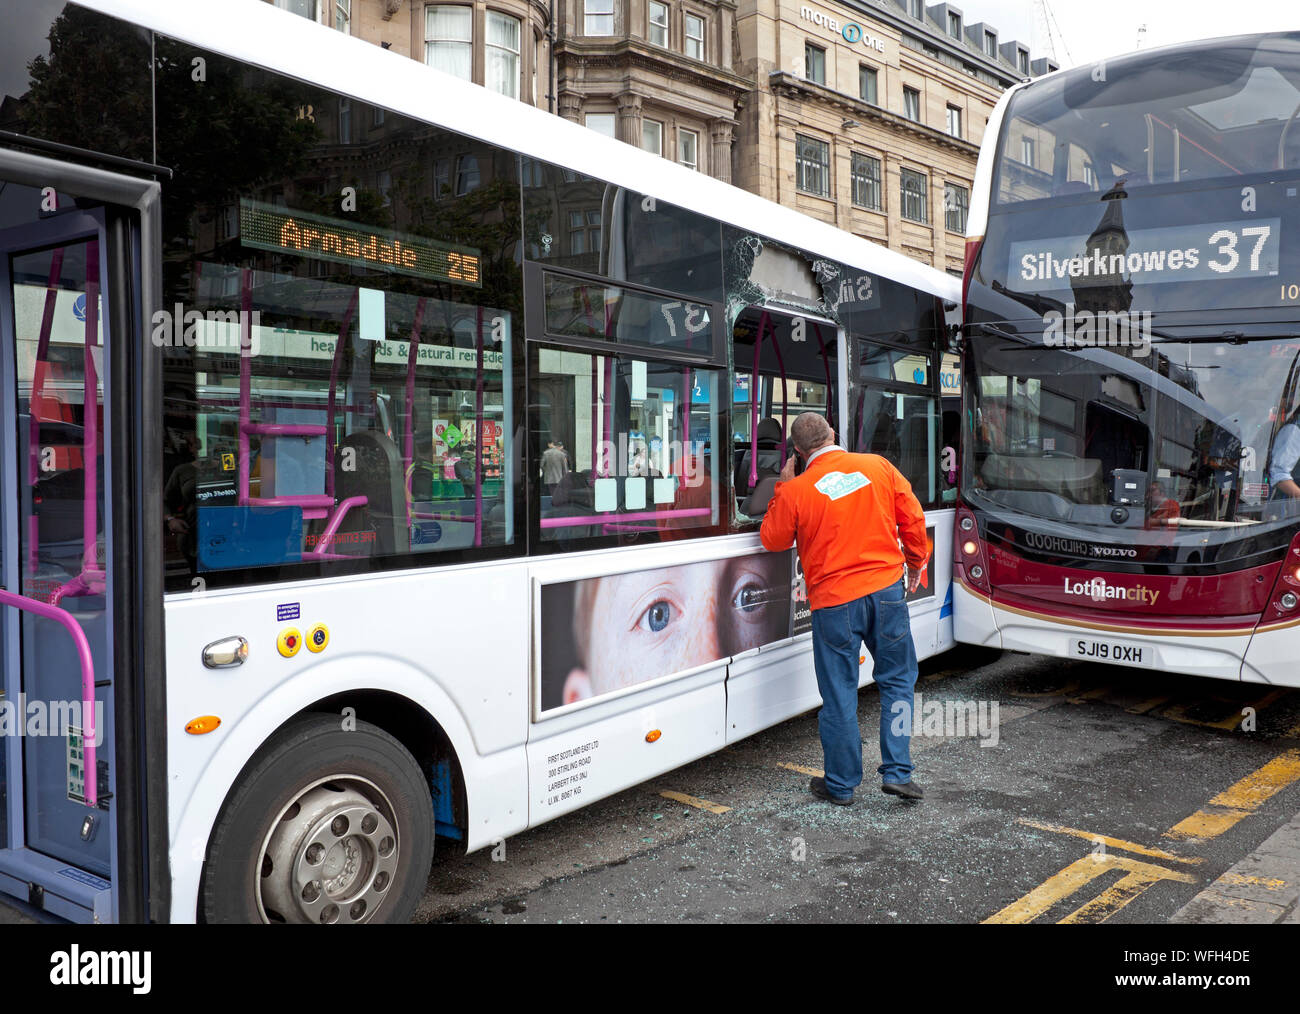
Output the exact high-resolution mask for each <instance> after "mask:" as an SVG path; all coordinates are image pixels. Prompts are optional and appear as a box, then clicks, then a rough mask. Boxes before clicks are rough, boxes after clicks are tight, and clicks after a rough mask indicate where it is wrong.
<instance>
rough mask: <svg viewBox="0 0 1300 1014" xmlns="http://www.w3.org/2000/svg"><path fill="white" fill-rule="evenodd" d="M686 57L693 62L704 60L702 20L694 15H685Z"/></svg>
mask: <svg viewBox="0 0 1300 1014" xmlns="http://www.w3.org/2000/svg"><path fill="white" fill-rule="evenodd" d="M686 55H687V56H689V57H691V58H692V59H694V60H703V59H704V19H703V18H697V17H696V16H695V15H694V14H687V15H686Z"/></svg>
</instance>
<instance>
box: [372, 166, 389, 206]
mask: <svg viewBox="0 0 1300 1014" xmlns="http://www.w3.org/2000/svg"><path fill="white" fill-rule="evenodd" d="M375 189H376V190H378V191H379V196H380V197H382V198H383V199H384V207H385V208H387V207H389V206H390V205H391V204H392V203H393V173H392V170H390V169H380V170H379V172H378V173H377V174H376V175H375Z"/></svg>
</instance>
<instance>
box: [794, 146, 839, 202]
mask: <svg viewBox="0 0 1300 1014" xmlns="http://www.w3.org/2000/svg"><path fill="white" fill-rule="evenodd" d="M794 166H795V186H796V187H798V188H799V189H800V190H802V191H803V192H804V193H805V194H816V195H817V196H818V197H829V196H830V192H831V148H830V145H828V144H827V143H826V142H825V141H819V140H817V139H816V138H815V137H804V135H803V134H795V135H794Z"/></svg>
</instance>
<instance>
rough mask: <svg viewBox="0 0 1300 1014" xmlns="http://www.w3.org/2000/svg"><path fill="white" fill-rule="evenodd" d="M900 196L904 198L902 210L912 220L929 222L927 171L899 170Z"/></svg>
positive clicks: (904, 215)
mask: <svg viewBox="0 0 1300 1014" xmlns="http://www.w3.org/2000/svg"><path fill="white" fill-rule="evenodd" d="M898 184H899V197H900V198H901V199H902V206H901V209H900V210H901V212H902V215H903V217H904V218H906V219H907V220H908V221H910V222H920V223H922V224H925V223H927V222H928V221H929V220H930V217H929V214H928V213H927V209H926V199H925V197H926V189H927V181H926V178H925V173H918V172H916V171H914V170H912V169H900V170H898Z"/></svg>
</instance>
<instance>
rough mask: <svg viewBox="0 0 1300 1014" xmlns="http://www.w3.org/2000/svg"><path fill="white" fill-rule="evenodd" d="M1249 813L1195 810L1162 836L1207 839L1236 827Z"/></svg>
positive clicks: (1184, 839)
mask: <svg viewBox="0 0 1300 1014" xmlns="http://www.w3.org/2000/svg"><path fill="white" fill-rule="evenodd" d="M1250 813H1251V811H1250V810H1228V809H1225V810H1219V811H1211V810H1197V811H1196V812H1195V813H1193V814H1192V815H1191V816H1190V817H1184V818H1183V819H1182V820H1180V821H1179V822H1178V823H1177V824H1175V825H1174V826H1173V827H1171V828H1170V829H1169V830H1168V831H1166V832H1165V833H1164V837H1166V838H1173V839H1174V840H1176V841H1195V842H1202V841H1207V840H1209V839H1210V838H1217V837H1219V835H1221V834H1223V832H1224V831H1228V830H1231V829H1232V828H1234V827H1236V826H1237V825H1238V824H1239V823H1241V821H1242V820H1244V819H1245V818H1246V817H1249V816H1250Z"/></svg>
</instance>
